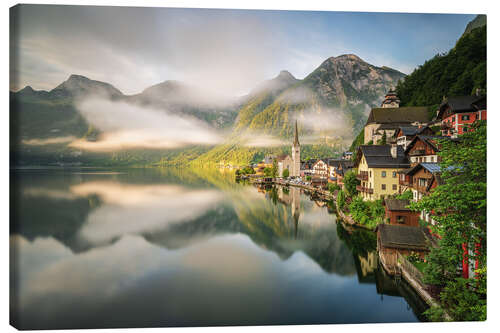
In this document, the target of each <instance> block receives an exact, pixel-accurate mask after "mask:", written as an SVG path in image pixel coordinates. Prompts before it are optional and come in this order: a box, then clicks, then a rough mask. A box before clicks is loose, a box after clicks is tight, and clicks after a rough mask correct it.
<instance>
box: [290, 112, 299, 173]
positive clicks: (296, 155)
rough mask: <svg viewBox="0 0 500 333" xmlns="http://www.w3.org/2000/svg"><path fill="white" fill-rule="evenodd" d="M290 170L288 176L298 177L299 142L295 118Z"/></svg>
mask: <svg viewBox="0 0 500 333" xmlns="http://www.w3.org/2000/svg"><path fill="white" fill-rule="evenodd" d="M292 165H293V166H292V170H291V172H290V176H292V177H299V176H300V143H299V129H298V126H297V120H295V138H294V139H293V146H292Z"/></svg>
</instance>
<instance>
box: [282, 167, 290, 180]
mask: <svg viewBox="0 0 500 333" xmlns="http://www.w3.org/2000/svg"><path fill="white" fill-rule="evenodd" d="M289 176H290V171H289V170H288V169H285V170H283V177H285V178H286V177H289Z"/></svg>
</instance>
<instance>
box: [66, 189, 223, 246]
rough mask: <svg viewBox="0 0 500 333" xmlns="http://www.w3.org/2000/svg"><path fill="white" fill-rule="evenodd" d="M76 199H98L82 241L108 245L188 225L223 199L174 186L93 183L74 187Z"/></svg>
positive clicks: (82, 232) (213, 192)
mask: <svg viewBox="0 0 500 333" xmlns="http://www.w3.org/2000/svg"><path fill="white" fill-rule="evenodd" d="M70 192H71V193H72V194H73V195H77V196H80V197H87V196H90V195H97V196H99V198H100V200H102V205H100V206H99V207H97V208H96V209H94V210H93V211H92V212H91V213H90V214H89V216H88V217H87V220H86V222H85V224H84V225H83V226H82V228H81V229H80V230H79V232H78V235H79V238H80V239H81V240H83V241H85V242H88V243H90V244H100V243H106V242H109V241H110V240H112V239H114V238H115V237H119V236H122V235H126V234H142V233H149V232H153V231H158V230H163V229H165V228H168V227H170V226H171V225H173V224H176V223H182V222H189V221H192V220H193V219H195V218H197V217H200V216H202V215H203V214H205V213H206V212H207V211H208V210H210V209H214V208H215V205H216V203H218V202H219V201H220V200H221V199H222V194H221V193H220V192H217V191H215V190H189V189H187V188H184V187H180V186H175V185H131V184H120V183H117V182H111V181H94V182H86V183H82V184H78V185H74V186H72V187H71V188H70Z"/></svg>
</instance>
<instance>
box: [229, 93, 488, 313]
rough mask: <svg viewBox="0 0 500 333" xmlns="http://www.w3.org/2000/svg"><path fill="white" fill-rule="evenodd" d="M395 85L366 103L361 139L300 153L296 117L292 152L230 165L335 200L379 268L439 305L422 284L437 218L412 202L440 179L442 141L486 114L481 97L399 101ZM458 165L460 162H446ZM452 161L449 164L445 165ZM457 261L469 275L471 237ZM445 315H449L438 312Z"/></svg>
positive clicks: (240, 175) (456, 140) (474, 247)
mask: <svg viewBox="0 0 500 333" xmlns="http://www.w3.org/2000/svg"><path fill="white" fill-rule="evenodd" d="M399 104H400V100H399V98H398V97H397V94H396V92H395V90H394V89H390V90H389V92H388V93H387V94H386V96H385V98H384V100H383V102H382V103H381V106H380V107H378V108H373V109H371V112H370V114H369V116H368V120H367V122H366V125H365V127H364V129H363V133H362V134H363V136H364V138H363V142H362V143H363V144H361V145H359V146H358V147H357V150H356V151H345V152H344V153H343V154H342V156H341V157H340V158H329V157H318V158H314V159H309V160H305V161H304V160H301V159H300V142H299V133H298V125H297V122H296V123H295V133H294V140H293V144H292V147H291V155H281V156H273V155H268V156H266V157H265V158H264V160H263V161H261V162H260V163H258V164H254V165H251V166H248V167H246V168H242V169H239V170H237V172H236V177H237V179H249V180H250V181H251V182H253V183H256V184H259V185H266V184H267V185H269V184H276V185H281V186H295V187H300V188H302V189H304V190H307V191H308V192H310V193H311V192H315V193H316V194H317V195H320V196H322V197H323V198H324V199H325V200H334V201H335V205H336V208H337V214H338V216H339V217H340V218H341V221H342V222H343V223H347V224H349V225H351V226H357V227H363V228H366V229H370V230H372V231H374V232H375V233H376V235H377V252H378V255H379V260H380V263H381V265H382V267H383V268H384V270H385V271H386V272H387V273H388V274H389V275H392V276H394V277H396V278H404V279H405V280H406V281H407V282H408V283H409V284H410V285H411V286H412V287H413V288H414V289H415V291H416V292H417V293H418V294H419V295H420V296H421V297H422V299H423V300H424V301H425V302H426V303H427V304H428V305H429V306H435V307H439V296H438V295H439V291H438V292H436V290H433V289H435V288H433V287H434V286H432V285H428V284H426V283H424V274H423V271H424V269H423V268H424V267H425V266H426V264H427V259H426V256H427V255H428V254H429V253H430V251H431V249H432V248H437V247H438V246H439V245H438V244H439V240H440V238H441V236H440V235H438V234H436V233H433V228H432V227H433V226H436V224H437V223H438V222H437V221H436V220H435V219H434V218H433V214H432V212H430V211H427V210H425V209H423V210H420V211H419V210H418V209H416V208H415V204H417V203H419V202H420V201H421V200H422V198H424V197H426V196H429V195H430V194H431V193H432V192H433V191H434V190H435V189H436V187H438V186H440V185H442V184H443V182H444V181H443V178H442V173H443V170H442V169H441V162H442V158H441V155H440V151H441V149H442V145H443V143H444V142H447V143H453V144H454V145H456V146H457V147H460V145H461V144H462V142H461V136H462V135H463V134H464V133H470V132H472V131H474V130H475V124H477V123H479V122H481V121H482V122H483V123H485V121H486V96H485V95H483V94H481V91H480V90H479V89H478V90H476V92H475V94H474V95H472V96H450V97H443V101H442V103H441V104H440V105H439V108H438V109H437V110H435V111H434V112H432V114H431V113H430V112H429V109H428V108H427V107H411V106H408V107H400V106H399ZM452 167H453V168H460V166H459V165H457V166H452ZM452 167H450V166H449V167H448V169H449V168H452ZM462 248H463V255H462V256H463V257H462V262H461V264H460V265H459V266H460V267H457V272H460V273H459V275H461V277H462V278H464V279H469V278H471V279H472V278H474V277H476V271H477V269H478V267H479V266H478V261H477V260H476V259H475V256H474V255H473V253H477V252H478V251H479V250H478V249H479V248H480V245H479V244H478V243H475V244H467V242H465V241H464V243H463V244H462ZM443 317H444V318H445V319H446V320H451V319H452V318H451V317H450V316H449V314H448V313H447V312H446V310H445V311H444V314H443Z"/></svg>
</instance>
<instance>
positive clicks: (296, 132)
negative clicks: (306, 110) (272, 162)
mask: <svg viewBox="0 0 500 333" xmlns="http://www.w3.org/2000/svg"><path fill="white" fill-rule="evenodd" d="M293 145H294V146H300V143H299V130H298V129H297V120H295V139H294V140H293Z"/></svg>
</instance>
